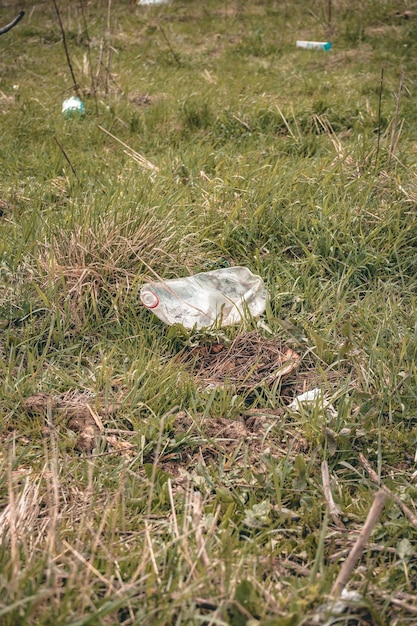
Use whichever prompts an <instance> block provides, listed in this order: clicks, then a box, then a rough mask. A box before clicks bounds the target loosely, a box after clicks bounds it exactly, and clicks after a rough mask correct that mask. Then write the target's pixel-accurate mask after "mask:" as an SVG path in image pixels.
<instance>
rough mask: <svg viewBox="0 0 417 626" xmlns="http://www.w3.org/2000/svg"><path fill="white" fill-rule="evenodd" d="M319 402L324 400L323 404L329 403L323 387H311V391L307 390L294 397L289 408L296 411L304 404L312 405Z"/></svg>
mask: <svg viewBox="0 0 417 626" xmlns="http://www.w3.org/2000/svg"><path fill="white" fill-rule="evenodd" d="M317 402H323V406H327V405H328V404H329V403H328V402H327V401H326V400H324V394H323V392H322V390H321V389H319V388H318V387H316V388H315V389H310V391H306V392H305V393H302V394H301V395H299V396H297V397H296V398H294V400H293V401H292V402H291V403H290V404H289V405H288V408H289V409H293V410H294V411H299V410H300V408H301V407H303V406H306V405H307V406H312V405H315V404H317Z"/></svg>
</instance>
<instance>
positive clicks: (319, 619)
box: [313, 589, 363, 626]
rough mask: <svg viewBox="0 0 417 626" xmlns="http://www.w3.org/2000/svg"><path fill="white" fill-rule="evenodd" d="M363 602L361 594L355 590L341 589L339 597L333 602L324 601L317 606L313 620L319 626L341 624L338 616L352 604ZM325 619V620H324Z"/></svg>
mask: <svg viewBox="0 0 417 626" xmlns="http://www.w3.org/2000/svg"><path fill="white" fill-rule="evenodd" d="M361 602H363V596H362V595H361V594H360V593H358V592H357V591H348V590H347V589H343V591H342V593H341V594H340V599H339V600H336V601H333V602H326V604H322V605H321V606H319V607H318V609H317V612H316V614H315V615H314V618H313V621H314V623H315V624H320V626H332V624H341V623H342V622H341V621H340V616H341V615H343V613H344V612H345V611H346V609H348V608H349V607H351V606H352V605H359V606H360V604H361ZM324 619H326V621H324Z"/></svg>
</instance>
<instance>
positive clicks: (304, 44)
mask: <svg viewBox="0 0 417 626" xmlns="http://www.w3.org/2000/svg"><path fill="white" fill-rule="evenodd" d="M295 45H296V46H297V48H307V49H309V50H310V49H313V48H315V49H316V50H330V49H331V47H332V42H331V41H302V40H301V39H298V40H297V41H296V42H295Z"/></svg>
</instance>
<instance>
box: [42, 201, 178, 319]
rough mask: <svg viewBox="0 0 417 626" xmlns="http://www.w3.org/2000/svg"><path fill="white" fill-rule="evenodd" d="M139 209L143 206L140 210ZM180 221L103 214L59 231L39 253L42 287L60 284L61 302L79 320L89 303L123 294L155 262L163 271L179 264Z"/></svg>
mask: <svg viewBox="0 0 417 626" xmlns="http://www.w3.org/2000/svg"><path fill="white" fill-rule="evenodd" d="M139 211H140V209H138V212H139ZM180 255H181V253H180V252H178V248H177V246H176V243H175V223H174V221H173V219H171V218H170V217H169V216H168V218H166V219H164V220H161V219H158V218H157V217H156V216H153V215H151V214H149V212H148V213H146V214H145V215H143V216H141V217H140V218H139V219H138V220H136V219H135V220H133V219H131V220H129V221H125V222H123V223H120V224H118V223H117V222H116V219H115V218H113V219H112V218H106V219H100V221H99V222H98V224H97V226H95V227H91V226H90V227H86V226H76V227H75V228H74V230H72V231H60V232H59V233H57V234H56V235H55V236H54V237H53V239H52V240H51V241H50V242H47V243H44V244H43V246H42V247H41V251H40V255H39V265H40V268H41V270H42V272H43V278H42V279H41V280H42V287H43V288H44V289H47V288H48V287H50V286H51V285H56V286H57V287H59V291H60V294H61V293H62V295H60V303H61V305H62V304H63V303H64V302H65V301H67V302H68V301H69V303H70V308H71V313H72V315H73V317H74V322H77V321H78V322H82V321H83V320H84V318H85V316H86V311H85V304H86V303H87V302H89V303H91V304H92V305H93V307H94V308H97V307H98V306H99V303H100V299H101V298H102V296H104V300H106V298H105V294H108V296H110V297H111V298H118V297H120V295H121V294H123V293H127V292H129V291H130V290H131V288H132V286H133V285H134V284H136V282H137V280H138V278H140V277H141V276H144V275H145V273H146V272H148V268H149V267H152V268H153V269H154V271H158V270H159V271H161V272H162V271H164V269H165V267H166V266H167V265H169V266H172V267H176V266H178V265H179V264H180V258H179V257H180Z"/></svg>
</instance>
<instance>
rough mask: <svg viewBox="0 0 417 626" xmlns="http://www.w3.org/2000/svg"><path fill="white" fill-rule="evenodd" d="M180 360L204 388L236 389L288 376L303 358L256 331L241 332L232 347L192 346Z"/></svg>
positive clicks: (272, 381)
mask: <svg viewBox="0 0 417 626" xmlns="http://www.w3.org/2000/svg"><path fill="white" fill-rule="evenodd" d="M179 360H180V362H181V363H182V364H184V365H185V367H186V368H187V369H188V370H189V371H190V372H191V373H192V374H193V375H194V376H195V377H196V379H197V380H198V381H199V382H200V383H201V384H202V385H203V386H204V387H208V388H214V387H221V386H223V385H230V386H232V387H233V388H235V389H236V391H251V390H254V389H256V388H258V387H261V386H263V385H268V386H271V385H272V384H273V383H275V382H276V381H277V380H283V379H285V378H287V377H288V376H289V375H290V374H291V373H293V372H294V371H295V370H296V369H297V368H298V366H299V365H300V362H301V357H300V356H299V355H298V354H297V353H296V352H294V350H292V349H291V348H289V347H287V346H285V345H283V344H282V343H281V342H279V341H277V340H274V339H265V338H263V337H261V336H260V335H259V333H258V332H256V331H252V332H248V333H243V334H241V335H239V336H238V337H237V338H236V339H235V340H234V341H233V343H232V344H231V346H229V347H227V346H226V345H225V344H222V343H218V344H212V345H210V346H198V347H195V348H191V349H190V350H188V351H186V352H183V353H182V354H181V355H180V357H179Z"/></svg>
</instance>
